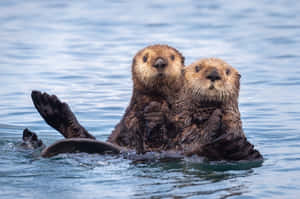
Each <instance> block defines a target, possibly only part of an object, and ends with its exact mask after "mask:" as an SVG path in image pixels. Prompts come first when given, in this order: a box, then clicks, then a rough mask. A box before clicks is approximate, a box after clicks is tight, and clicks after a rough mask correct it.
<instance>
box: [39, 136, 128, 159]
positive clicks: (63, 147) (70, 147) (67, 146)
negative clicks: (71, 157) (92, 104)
mask: <svg viewBox="0 0 300 199" xmlns="http://www.w3.org/2000/svg"><path fill="white" fill-rule="evenodd" d="M123 150H124V149H122V148H121V147H118V146H116V145H113V144H111V143H108V142H102V141H98V140H93V139H88V138H70V139H63V140H59V141H57V142H55V143H54V144H52V145H50V146H49V147H47V148H45V149H44V150H43V151H42V154H41V155H42V157H45V158H50V157H53V156H55V155H58V154H61V153H92V154H93V153H94V154H120V153H121V152H122V151H123Z"/></svg>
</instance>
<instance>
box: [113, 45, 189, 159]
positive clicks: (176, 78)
mask: <svg viewBox="0 0 300 199" xmlns="http://www.w3.org/2000/svg"><path fill="white" fill-rule="evenodd" d="M183 67H184V57H183V56H182V55H181V54H180V53H179V52H178V51H177V50H176V49H174V48H172V47H169V46H167V45H153V46H149V47H146V48H144V49H142V50H141V51H139V52H138V53H137V54H136V56H135V57H134V59H133V63H132V79H133V94H132V98H131V101H130V104H129V106H128V108H127V110H126V112H125V114H124V116H123V118H122V120H121V121H120V123H119V124H118V125H117V126H116V128H115V130H114V131H113V132H112V134H111V135H110V137H109V139H108V141H109V142H111V143H114V144H117V145H120V146H123V147H128V148H130V149H135V150H136V151H137V152H138V153H144V152H147V151H161V150H165V149H166V147H168V143H169V137H175V136H176V135H173V134H174V133H176V131H174V130H173V127H174V126H173V125H172V124H171V123H169V122H168V118H169V115H168V113H169V112H170V109H172V106H173V104H174V103H175V100H176V98H177V95H178V94H179V91H180V90H181V86H182V80H183V79H182V78H183V74H182V70H183ZM156 113H158V114H156Z"/></svg>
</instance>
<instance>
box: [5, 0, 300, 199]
mask: <svg viewBox="0 0 300 199" xmlns="http://www.w3.org/2000/svg"><path fill="white" fill-rule="evenodd" d="M299 13H300V5H299V2H298V1H296V0H294V1H293V0H291V1H284V0H279V1H259V0H253V1H248V2H246V1H234V0H230V1H221V0H216V1H185V2H182V1H170V0H167V1H164V2H161V1H151V2H141V1H130V2H127V1H121V0H115V1H96V0H94V1H93V0H88V1H58V0H53V1H41V0H27V1H21V0H12V1H1V2H0V51H1V53H0V85H1V89H0V96H1V97H0V187H1V188H0V198H5V199H9V198H24V199H29V198H41V199H42V198H47V199H48V198H83V197H85V198H298V196H299V195H300V191H299V190H300V189H299V187H300V180H299V178H300V144H299V143H300V134H299V130H300V122H299V121H300V94H299V93H298V92H299V90H300V67H299V66H298V65H299V63H300V56H299V52H300V45H299V44H300V24H299V21H300V14H299ZM156 43H162V44H169V45H171V46H173V47H175V48H177V49H179V50H180V51H181V52H182V53H183V55H184V56H185V57H186V64H190V63H192V62H193V61H195V60H197V59H199V58H203V57H219V58H222V59H224V60H225V61H227V62H228V63H229V64H231V65H232V66H234V67H236V68H237V69H238V70H239V71H240V73H241V74H242V79H241V93H240V111H241V114H242V119H243V126H244V130H245V133H246V135H247V137H248V138H249V140H250V141H251V142H252V143H253V144H254V145H255V146H256V148H257V149H258V150H259V151H261V153H262V154H263V155H264V157H265V158H266V160H265V161H264V163H263V165H261V166H258V167H257V166H253V167H247V166H245V165H239V164H237V165H214V164H204V163H201V162H197V161H193V160H187V161H174V162H168V163H165V162H150V163H140V164H135V163H133V162H132V161H129V160H126V159H123V158H122V157H112V156H99V155H86V154H85V155H84V154H77V155H60V156H57V157H54V158H51V159H43V158H40V157H39V151H25V150H22V149H20V148H19V147H18V144H19V143H20V141H21V133H22V129H23V128H25V127H28V128H30V129H32V130H34V131H35V132H37V133H38V135H39V137H40V138H41V139H43V141H44V142H45V143H46V144H47V145H49V144H51V143H53V142H54V141H55V140H58V139H61V138H62V136H60V135H59V134H58V133H57V132H55V130H53V129H51V128H50V127H49V126H48V125H47V124H46V123H45V122H44V121H43V120H42V119H41V117H40V116H39V114H38V113H37V112H36V110H35V109H34V107H33V105H32V102H31V99H30V92H31V90H33V89H36V90H42V91H47V92H49V93H55V94H56V95H57V96H59V97H60V98H61V99H62V100H63V101H66V102H68V103H69V104H70V106H71V108H72V110H73V111H74V112H75V113H76V115H77V116H78V118H79V120H80V122H81V123H82V124H83V125H84V126H85V127H86V128H87V129H88V131H90V132H91V133H93V134H94V135H95V136H96V137H97V139H99V140H106V139H107V137H108V135H109V134H110V132H111V130H112V129H113V128H114V125H115V124H116V123H117V122H118V121H119V120H120V118H121V116H122V114H123V112H124V110H125V108H126V106H127V105H128V102H129V100H130V96H131V88H132V82H131V75H130V65H131V61H132V57H133V56H134V54H135V53H136V52H137V51H138V50H140V49H141V48H144V47H145V46H147V45H150V44H156Z"/></svg>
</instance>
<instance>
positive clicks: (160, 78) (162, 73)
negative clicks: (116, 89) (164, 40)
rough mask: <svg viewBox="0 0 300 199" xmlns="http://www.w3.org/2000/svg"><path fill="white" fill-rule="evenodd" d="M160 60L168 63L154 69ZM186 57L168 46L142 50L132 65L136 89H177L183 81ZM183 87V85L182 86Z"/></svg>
mask: <svg viewBox="0 0 300 199" xmlns="http://www.w3.org/2000/svg"><path fill="white" fill-rule="evenodd" d="M158 58H162V59H163V60H164V61H165V62H166V66H165V67H163V68H157V67H154V64H155V62H156V61H157V59H158ZM183 67H184V57H183V56H182V55H181V53H180V52H178V51H177V50H176V49H175V48H172V47H170V46H168V45H159V44H158V45H152V46H148V47H146V48H144V49H142V50H140V51H139V52H138V53H137V54H136V55H135V57H134V59H133V63H132V78H133V82H134V87H135V89H137V90H140V91H143V92H145V91H150V92H151V91H153V90H155V91H159V90H161V88H162V87H168V88H169V89H172V88H173V87H174V89H176V88H177V87H178V86H179V83H178V81H181V77H182V70H183ZM180 86H181V85H180Z"/></svg>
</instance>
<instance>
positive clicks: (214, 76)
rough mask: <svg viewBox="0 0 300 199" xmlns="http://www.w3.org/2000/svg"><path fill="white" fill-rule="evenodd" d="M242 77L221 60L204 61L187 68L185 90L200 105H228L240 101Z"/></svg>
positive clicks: (209, 59)
mask: <svg viewBox="0 0 300 199" xmlns="http://www.w3.org/2000/svg"><path fill="white" fill-rule="evenodd" d="M240 77H241V76H240V74H239V73H238V71H237V70H236V69H235V68H233V67H232V66H230V65H229V64H227V63H226V62H224V61H222V60H221V59H216V58H208V59H202V60H199V61H197V62H195V63H193V64H191V65H189V66H188V67H186V69H185V88H186V89H185V90H186V91H187V95H188V96H189V97H191V98H192V99H193V100H194V101H196V102H198V103H204V104H207V103H216V104H226V103H228V102H230V101H232V100H234V101H237V100H238V96H239V89H240Z"/></svg>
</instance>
